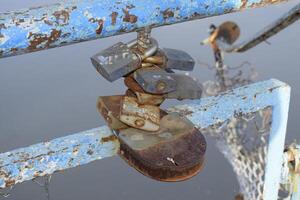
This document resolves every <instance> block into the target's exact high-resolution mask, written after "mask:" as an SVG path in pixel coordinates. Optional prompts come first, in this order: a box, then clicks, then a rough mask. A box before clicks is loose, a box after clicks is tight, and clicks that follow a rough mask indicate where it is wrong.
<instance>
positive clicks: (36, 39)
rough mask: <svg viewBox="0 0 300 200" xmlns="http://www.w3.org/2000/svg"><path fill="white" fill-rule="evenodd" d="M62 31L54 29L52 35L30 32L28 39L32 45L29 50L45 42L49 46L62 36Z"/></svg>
mask: <svg viewBox="0 0 300 200" xmlns="http://www.w3.org/2000/svg"><path fill="white" fill-rule="evenodd" d="M61 33H62V31H61V30H56V29H52V31H51V34H50V36H48V35H46V34H34V33H32V32H30V34H29V36H28V39H30V45H29V47H28V50H30V51H32V50H36V49H37V48H38V46H39V45H41V44H43V45H45V46H46V48H48V47H49V46H50V45H51V44H52V43H54V42H55V41H56V40H57V39H59V38H60V36H61Z"/></svg>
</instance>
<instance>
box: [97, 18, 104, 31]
mask: <svg viewBox="0 0 300 200" xmlns="http://www.w3.org/2000/svg"><path fill="white" fill-rule="evenodd" d="M103 25H104V20H103V19H100V20H99V21H98V28H97V29H96V33H97V34H98V35H100V34H101V33H102V31H103Z"/></svg>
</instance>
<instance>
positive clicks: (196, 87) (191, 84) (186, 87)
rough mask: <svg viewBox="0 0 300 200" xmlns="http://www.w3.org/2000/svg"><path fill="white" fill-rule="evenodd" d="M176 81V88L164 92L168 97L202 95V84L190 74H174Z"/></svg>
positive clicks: (180, 97) (198, 96) (198, 97)
mask: <svg viewBox="0 0 300 200" xmlns="http://www.w3.org/2000/svg"><path fill="white" fill-rule="evenodd" d="M171 76H172V78H173V79H174V80H175V81H176V89H175V90H174V91H173V92H170V93H167V94H164V97H165V98H166V99H178V100H183V99H200V98H201V96H202V85H201V84H200V83H199V82H197V80H195V79H193V78H192V77H190V76H187V75H184V74H172V75H171Z"/></svg>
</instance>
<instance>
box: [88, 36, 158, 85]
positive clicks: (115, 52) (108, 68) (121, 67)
mask: <svg viewBox="0 0 300 200" xmlns="http://www.w3.org/2000/svg"><path fill="white" fill-rule="evenodd" d="M136 45H137V40H133V41H131V42H129V43H127V44H124V43H122V42H119V43H117V44H115V45H113V46H111V47H109V48H108V49H105V50H103V51H101V52H100V53H97V54H96V55H94V56H92V57H91V61H92V63H93V65H94V67H95V68H96V70H97V71H98V72H99V73H100V74H101V75H102V76H103V77H104V78H106V79H107V80H108V81H110V82H113V81H115V80H117V79H119V78H121V77H123V76H126V75H127V74H129V73H131V72H133V71H135V70H137V69H138V68H140V65H141V62H142V61H143V60H144V59H145V58H147V57H149V56H152V55H154V54H155V53H156V52H157V50H158V43H157V41H156V40H155V39H153V38H151V46H150V47H149V48H148V49H147V50H146V51H145V53H144V54H143V55H140V54H138V53H137V52H135V51H134V50H133V49H132V48H133V47H134V46H136Z"/></svg>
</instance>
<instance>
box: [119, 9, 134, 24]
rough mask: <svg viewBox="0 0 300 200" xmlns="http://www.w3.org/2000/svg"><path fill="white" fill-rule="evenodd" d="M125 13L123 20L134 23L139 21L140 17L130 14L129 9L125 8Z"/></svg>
mask: <svg viewBox="0 0 300 200" xmlns="http://www.w3.org/2000/svg"><path fill="white" fill-rule="evenodd" d="M123 13H124V18H123V22H129V23H132V24H134V23H136V22H137V20H138V17H137V16H136V15H132V14H130V13H129V10H128V9H123Z"/></svg>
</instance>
